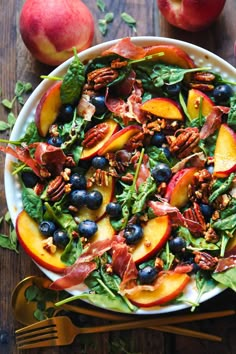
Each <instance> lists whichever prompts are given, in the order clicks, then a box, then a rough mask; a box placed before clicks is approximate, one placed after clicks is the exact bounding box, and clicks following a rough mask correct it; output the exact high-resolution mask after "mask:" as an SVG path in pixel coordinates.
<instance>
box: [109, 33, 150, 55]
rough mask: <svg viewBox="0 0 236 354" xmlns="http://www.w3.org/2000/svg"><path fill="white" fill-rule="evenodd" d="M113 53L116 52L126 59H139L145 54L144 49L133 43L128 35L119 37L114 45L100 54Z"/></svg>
mask: <svg viewBox="0 0 236 354" xmlns="http://www.w3.org/2000/svg"><path fill="white" fill-rule="evenodd" d="M113 53H115V54H118V55H120V56H122V57H123V58H126V59H141V58H144V57H145V56H146V50H145V49H144V48H142V47H138V46H137V45H135V44H133V43H132V42H131V39H130V38H128V37H127V38H123V39H121V40H120V41H119V42H117V43H116V44H115V45H113V46H112V47H110V48H109V49H107V50H105V51H104V52H103V53H102V56H104V55H109V54H113Z"/></svg>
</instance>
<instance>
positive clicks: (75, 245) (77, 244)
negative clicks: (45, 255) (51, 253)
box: [61, 238, 83, 266]
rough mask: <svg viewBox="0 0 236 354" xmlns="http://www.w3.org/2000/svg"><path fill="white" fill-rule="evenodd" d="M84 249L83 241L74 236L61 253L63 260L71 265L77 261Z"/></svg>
mask: <svg viewBox="0 0 236 354" xmlns="http://www.w3.org/2000/svg"><path fill="white" fill-rule="evenodd" d="M82 251H83V246H82V243H81V241H80V240H79V239H78V240H74V239H73V238H72V239H71V240H70V242H69V243H68V244H67V246H66V248H65V249H64V251H63V253H62V255H61V261H62V262H63V263H65V264H66V265H68V266H70V265H72V264H74V263H75V261H76V260H77V259H78V258H79V256H80V255H81V253H82Z"/></svg>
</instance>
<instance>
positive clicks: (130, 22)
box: [120, 12, 136, 32]
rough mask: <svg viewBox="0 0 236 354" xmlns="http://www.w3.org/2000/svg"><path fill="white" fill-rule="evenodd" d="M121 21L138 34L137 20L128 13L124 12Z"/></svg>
mask: <svg viewBox="0 0 236 354" xmlns="http://www.w3.org/2000/svg"><path fill="white" fill-rule="evenodd" d="M120 17H121V19H122V20H123V21H124V22H125V23H126V24H127V25H128V26H129V27H131V28H132V29H133V30H134V31H135V32H136V20H135V19H134V18H133V17H132V16H131V15H129V14H128V13H127V12H122V14H121V15H120Z"/></svg>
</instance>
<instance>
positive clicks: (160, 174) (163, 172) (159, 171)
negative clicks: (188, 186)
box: [151, 163, 172, 183]
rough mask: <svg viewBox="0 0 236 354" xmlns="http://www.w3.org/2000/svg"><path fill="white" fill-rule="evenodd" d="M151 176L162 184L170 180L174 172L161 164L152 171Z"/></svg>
mask: <svg viewBox="0 0 236 354" xmlns="http://www.w3.org/2000/svg"><path fill="white" fill-rule="evenodd" d="M151 175H152V177H153V178H154V180H155V181H156V182H157V183H162V182H168V181H169V180H170V178H171V175H172V172H171V169H170V167H169V166H168V165H167V164H165V163H159V164H157V165H156V166H155V167H154V168H153V169H152V170H151Z"/></svg>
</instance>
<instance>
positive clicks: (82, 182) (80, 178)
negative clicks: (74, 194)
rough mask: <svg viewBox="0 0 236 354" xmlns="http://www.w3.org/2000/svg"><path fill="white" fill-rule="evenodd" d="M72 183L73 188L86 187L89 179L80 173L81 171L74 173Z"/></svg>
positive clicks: (71, 177)
mask: <svg viewBox="0 0 236 354" xmlns="http://www.w3.org/2000/svg"><path fill="white" fill-rule="evenodd" d="M70 184H71V188H72V189H86V188H87V181H86V178H85V177H84V175H80V174H79V173H73V174H72V175H71V176H70Z"/></svg>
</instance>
